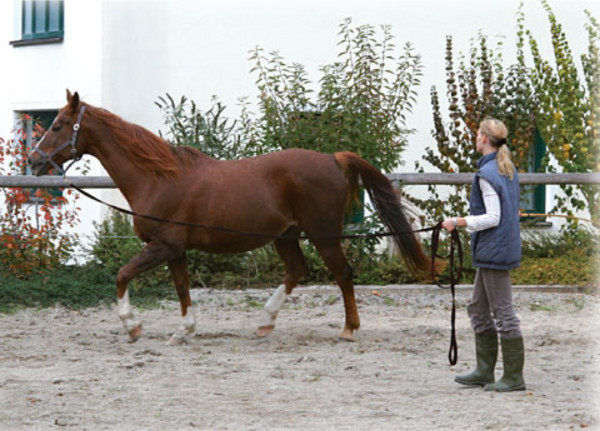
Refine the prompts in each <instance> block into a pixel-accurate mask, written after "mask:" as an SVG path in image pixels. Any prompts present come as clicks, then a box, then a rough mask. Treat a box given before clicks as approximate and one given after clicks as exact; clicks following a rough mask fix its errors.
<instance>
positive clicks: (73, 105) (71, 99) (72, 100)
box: [67, 90, 79, 111]
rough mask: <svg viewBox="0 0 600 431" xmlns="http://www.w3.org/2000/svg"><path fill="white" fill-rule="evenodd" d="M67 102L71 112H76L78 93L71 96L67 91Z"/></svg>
mask: <svg viewBox="0 0 600 431" xmlns="http://www.w3.org/2000/svg"><path fill="white" fill-rule="evenodd" d="M67 102H68V103H69V107H70V108H71V110H72V111H76V110H77V108H79V93H77V91H76V92H75V94H71V92H70V91H69V90H67Z"/></svg>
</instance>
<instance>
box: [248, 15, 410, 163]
mask: <svg viewBox="0 0 600 431" xmlns="http://www.w3.org/2000/svg"><path fill="white" fill-rule="evenodd" d="M351 23H352V21H351V20H350V19H346V20H345V21H343V22H342V23H341V24H340V30H339V36H340V39H341V40H340V42H339V45H340V46H341V47H342V51H341V52H340V54H339V56H338V61H336V62H334V63H333V64H330V65H326V66H323V67H322V68H321V69H320V70H321V72H322V77H321V79H320V80H319V83H320V88H319V90H318V91H317V92H314V91H313V90H312V89H311V87H312V82H311V81H310V80H309V79H308V77H307V74H306V71H305V69H304V67H303V66H302V65H300V64H296V63H294V64H291V65H289V64H288V63H286V61H285V60H284V58H283V57H282V56H281V55H280V54H279V53H277V52H274V53H271V54H270V55H269V56H267V55H265V54H264V51H263V49H262V48H260V47H257V48H256V49H255V50H254V51H253V52H252V56H251V60H252V61H253V62H254V63H255V66H254V68H253V69H252V70H253V71H254V72H256V73H257V74H258V79H257V86H258V89H259V92H260V99H259V103H260V112H261V115H262V116H261V117H260V118H259V119H258V121H257V122H256V124H254V127H255V129H256V130H258V131H259V133H257V134H256V136H258V139H260V140H261V141H262V144H263V145H262V146H263V147H264V148H265V149H266V150H271V151H272V150H279V149H285V148H293V147H295V148H310V149H314V150H317V151H321V152H327V153H332V152H335V151H342V150H348V151H353V152H355V153H357V154H359V155H361V156H362V157H364V158H365V159H367V160H369V161H370V162H372V163H374V164H375V165H377V166H378V167H379V168H381V169H382V170H384V171H391V170H393V169H394V168H396V167H397V166H398V164H399V163H401V153H402V150H404V148H405V147H406V139H407V136H408V134H409V133H410V132H411V130H409V129H407V128H406V124H405V119H406V113H407V112H409V111H410V110H411V108H412V106H413V103H414V101H415V97H416V93H415V87H416V86H418V85H419V83H420V81H419V78H420V76H421V75H422V67H421V60H420V57H419V56H418V55H416V54H415V53H414V51H413V49H412V47H411V45H410V44H409V43H407V44H405V45H404V47H403V49H402V51H401V53H400V54H398V53H396V52H395V51H396V46H395V44H394V43H393V36H392V34H391V28H390V27H389V26H383V27H382V28H381V36H380V37H378V34H377V31H376V29H375V28H374V27H373V26H371V25H364V26H358V27H352V26H351ZM313 95H314V97H311V96H313Z"/></svg>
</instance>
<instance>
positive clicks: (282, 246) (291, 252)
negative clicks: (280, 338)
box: [256, 231, 307, 337]
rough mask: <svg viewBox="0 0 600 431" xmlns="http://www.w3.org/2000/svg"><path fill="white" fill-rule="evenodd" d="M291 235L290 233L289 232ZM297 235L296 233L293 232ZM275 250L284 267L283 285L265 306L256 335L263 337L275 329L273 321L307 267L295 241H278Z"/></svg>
mask: <svg viewBox="0 0 600 431" xmlns="http://www.w3.org/2000/svg"><path fill="white" fill-rule="evenodd" d="M290 233H291V231H290ZM294 233H297V232H294ZM275 248H276V249H277V252H278V253H279V256H280V257H281V259H282V260H283V263H284V265H285V279H284V284H282V285H280V286H279V287H278V288H277V290H276V291H275V293H274V294H273V295H272V296H271V297H270V298H269V300H268V301H267V303H266V304H265V308H264V310H263V315H262V318H261V321H260V324H259V327H258V330H257V331H256V335H258V336H259V337H264V336H266V335H268V334H270V333H271V332H272V331H273V329H275V319H276V318H277V314H278V313H279V310H281V307H283V303H284V302H285V300H286V299H287V297H288V296H289V295H290V294H291V293H292V290H293V289H294V287H296V285H297V284H298V282H299V281H300V279H301V278H302V277H304V274H306V270H307V265H306V260H305V259H304V255H303V254H302V249H300V244H299V243H298V240H297V239H285V238H283V239H278V240H276V241H275Z"/></svg>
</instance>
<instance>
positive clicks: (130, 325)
mask: <svg viewBox="0 0 600 431" xmlns="http://www.w3.org/2000/svg"><path fill="white" fill-rule="evenodd" d="M117 303H118V307H119V318H120V319H121V321H122V322H123V326H124V327H125V330H126V331H127V333H129V332H131V330H132V329H134V328H136V327H137V326H138V325H139V324H140V321H139V320H136V319H135V318H134V316H133V311H132V310H131V305H130V304H129V290H126V291H125V295H123V297H122V298H117Z"/></svg>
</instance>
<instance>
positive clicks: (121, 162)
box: [29, 91, 430, 344]
mask: <svg viewBox="0 0 600 431" xmlns="http://www.w3.org/2000/svg"><path fill="white" fill-rule="evenodd" d="M67 102H68V103H67V105H66V106H65V107H63V108H62V109H61V110H60V111H59V113H58V116H57V117H56V119H55V120H54V122H53V123H52V126H51V128H50V129H49V130H48V131H47V132H46V134H45V135H44V137H43V138H42V139H41V141H40V142H39V143H38V145H37V146H36V148H35V149H34V150H33V151H32V152H31V154H30V157H29V163H30V166H31V169H32V171H33V172H34V174H36V175H42V174H45V173H47V172H48V170H49V168H50V167H51V166H54V167H55V168H57V169H60V165H61V164H62V163H64V162H66V161H67V160H72V159H75V160H77V159H78V158H79V157H81V155H82V154H91V155H92V156H94V157H96V158H98V160H100V162H101V163H102V166H104V168H105V169H106V171H107V172H108V174H109V175H110V177H111V178H112V179H113V181H114V182H115V184H116V186H117V187H118V188H119V189H120V190H121V192H122V193H123V195H124V196H125V198H126V199H127V201H128V202H129V205H130V207H131V209H132V211H134V212H136V213H138V214H144V215H150V216H153V217H158V218H161V219H166V220H175V221H182V222H186V223H196V224H203V225H215V226H222V227H225V228H228V229H231V230H232V231H238V232H256V233H261V234H264V235H263V236H249V235H243V234H239V233H235V232H232V231H221V230H213V229H207V228H194V227H189V226H181V225H175V224H168V223H160V222H157V221H152V220H148V219H145V218H141V217H134V218H133V223H134V227H135V232H136V234H137V235H138V236H139V238H140V239H141V240H142V241H144V242H145V243H146V246H145V247H144V248H143V250H142V251H141V252H140V253H138V254H137V255H136V256H135V257H134V258H133V259H132V260H131V261H130V262H129V263H127V264H126V265H125V266H123V268H121V269H120V271H119V273H118V275H117V298H118V312H119V317H120V318H121V320H122V322H123V325H124V327H125V329H126V331H127V332H128V333H129V336H130V337H131V339H132V340H134V341H135V340H136V339H137V338H138V337H139V336H140V333H141V323H140V321H139V320H137V319H136V317H135V316H134V314H133V311H132V309H131V306H130V304H129V295H128V291H127V285H128V283H129V282H130V281H131V280H132V279H133V278H134V277H135V276H136V275H138V274H140V273H142V272H144V271H148V270H150V269H152V268H154V267H156V266H158V265H160V264H164V263H165V262H166V263H167V264H168V267H169V269H170V271H171V275H172V278H173V281H174V284H175V288H176V289H177V294H178V296H179V301H180V303H181V314H182V317H183V319H182V320H183V322H182V325H181V327H180V328H179V329H178V330H177V332H175V334H174V335H173V336H172V337H171V339H170V340H169V344H180V343H181V342H183V341H184V336H186V335H193V334H194V332H195V325H196V322H195V317H194V313H193V310H192V309H191V305H192V301H191V299H190V294H189V281H188V272H187V264H186V250H187V249H199V250H203V251H206V252H213V253H239V252H245V251H248V250H253V249H256V248H258V247H262V246H264V245H265V244H267V243H269V242H271V241H273V242H274V243H275V248H276V249H277V252H278V253H279V255H280V256H281V259H282V260H283V262H284V264H285V278H284V281H283V284H282V285H280V286H279V287H278V288H277V290H276V291H275V293H274V294H273V296H272V297H271V298H270V299H269V300H268V301H267V303H266V305H265V309H264V311H263V313H262V318H261V321H260V324H259V328H258V331H257V334H258V335H259V336H265V335H267V334H269V333H270V332H271V331H272V330H273V329H274V327H275V319H276V317H277V313H278V312H279V310H280V309H281V307H282V306H283V303H284V301H285V299H286V298H287V296H288V295H289V294H290V293H291V292H292V289H294V287H295V286H296V285H297V284H298V282H299V280H300V279H301V278H302V277H303V275H304V274H305V272H306V269H307V265H306V261H305V259H304V256H303V254H302V251H301V248H300V245H299V239H298V236H299V234H300V233H302V232H304V233H305V235H306V236H307V237H308V238H309V239H310V240H311V241H312V242H313V244H314V245H315V247H316V249H317V250H318V252H319V254H320V256H321V257H322V258H323V260H324V262H325V264H326V265H327V267H328V269H329V270H330V271H331V272H332V273H333V275H334V277H335V280H336V281H337V283H338V285H339V286H340V289H341V291H342V295H343V299H344V307H345V312H346V319H345V324H344V327H343V330H342V332H341V335H340V337H342V338H343V339H347V340H353V339H354V337H355V335H354V331H356V330H357V329H358V328H359V326H360V321H359V317H358V312H357V308H356V301H355V297H354V284H353V281H352V269H351V268H350V266H349V265H348V262H347V261H346V258H345V256H344V253H343V251H342V246H341V243H340V239H339V236H340V235H341V234H342V228H343V220H344V211H345V208H346V206H347V205H348V203H349V202H352V201H353V199H354V198H355V196H356V191H357V189H358V177H359V176H360V178H361V180H362V184H363V186H364V187H365V188H366V190H367V191H368V192H369V194H370V196H371V198H372V200H374V202H375V206H376V208H377V209H378V211H379V213H380V216H381V218H382V220H383V221H384V223H385V224H386V225H387V227H388V228H389V229H390V230H392V231H393V232H410V231H411V225H410V223H409V221H408V219H407V216H406V215H405V213H404V211H403V209H402V207H401V206H400V202H399V200H398V197H397V193H396V191H395V190H394V188H393V186H392V184H391V183H390V182H389V180H388V179H387V178H386V177H385V176H384V175H383V174H382V173H381V172H380V171H379V170H378V169H376V168H374V167H373V166H371V165H370V164H369V163H367V162H366V161H364V160H363V159H361V158H360V157H358V156H357V155H356V154H354V153H350V152H340V153H335V154H333V155H332V154H321V153H318V152H315V151H309V150H301V149H289V150H285V151H281V152H275V153H272V154H266V155H262V156H258V157H252V158H247V159H242V160H232V161H221V160H215V159H212V158H210V157H208V156H206V155H205V154H202V153H201V152H200V151H198V150H196V149H193V148H189V147H174V146H171V145H169V144H168V143H167V142H166V141H165V140H163V139H162V138H160V137H158V136H156V135H155V134H153V133H151V132H149V131H148V130H146V129H144V128H142V127H140V126H137V125H134V124H131V123H128V122H126V121H124V120H123V119H121V118H119V117H118V116H116V115H114V114H112V113H110V112H108V111H106V110H104V109H101V108H97V107H94V106H92V105H89V104H87V103H84V102H82V101H80V100H79V95H78V94H77V93H75V94H73V95H72V94H71V93H70V92H69V91H67ZM394 240H395V243H396V245H397V246H398V249H399V250H400V253H401V255H402V257H403V258H404V260H405V261H406V262H407V264H408V267H409V268H410V269H411V270H414V271H421V270H422V271H427V270H428V269H429V265H430V260H429V258H428V257H427V256H426V255H425V254H424V253H423V251H422V248H421V245H420V242H419V240H418V239H417V237H416V236H415V235H414V234H411V233H408V234H403V235H396V236H394Z"/></svg>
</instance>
